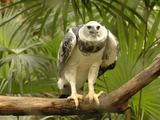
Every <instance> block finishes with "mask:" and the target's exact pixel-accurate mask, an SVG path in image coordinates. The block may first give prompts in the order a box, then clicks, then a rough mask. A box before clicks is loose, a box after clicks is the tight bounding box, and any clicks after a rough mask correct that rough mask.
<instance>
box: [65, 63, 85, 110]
mask: <svg viewBox="0 0 160 120" xmlns="http://www.w3.org/2000/svg"><path fill="white" fill-rule="evenodd" d="M65 71H66V73H65V77H66V79H67V81H68V82H69V83H70V86H71V96H69V97H68V98H67V100H72V99H73V100H74V102H75V106H76V108H77V107H78V105H79V101H78V99H82V95H80V94H78V93H77V89H76V72H77V67H76V66H75V65H70V66H69V67H67V68H66V70H65Z"/></svg>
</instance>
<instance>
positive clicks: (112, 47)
mask: <svg viewBox="0 0 160 120" xmlns="http://www.w3.org/2000/svg"><path fill="white" fill-rule="evenodd" d="M118 53H119V42H118V40H117V38H116V37H115V36H114V35H113V34H112V33H111V32H110V31H109V30H107V40H106V46H105V50H104V53H103V58H102V64H101V66H100V69H99V74H98V76H100V75H102V74H103V73H104V72H106V71H107V70H110V69H113V68H114V67H115V64H116V61H117V56H118Z"/></svg>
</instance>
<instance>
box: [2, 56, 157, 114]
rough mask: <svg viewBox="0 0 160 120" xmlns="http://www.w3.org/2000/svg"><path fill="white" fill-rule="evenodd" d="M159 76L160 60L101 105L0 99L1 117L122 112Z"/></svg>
mask: <svg viewBox="0 0 160 120" xmlns="http://www.w3.org/2000/svg"><path fill="white" fill-rule="evenodd" d="M159 75H160V57H158V58H157V59H156V60H155V61H154V62H153V63H152V64H151V65H150V66H149V67H148V68H146V69H145V70H143V71H142V72H140V73H139V74H138V75H136V76H135V77H134V78H132V79H131V80H130V81H128V82H127V83H126V84H124V85H123V86H122V87H120V88H119V89H117V90H116V91H114V92H111V93H110V94H108V95H106V96H105V97H102V98H100V105H99V106H97V105H96V104H91V105H89V104H88V102H87V101H80V106H79V107H78V109H76V108H75V106H74V102H73V101H67V100H66V99H53V98H34V97H10V96H0V115H80V114H94V113H103V112H113V113H122V112H124V111H125V110H126V109H128V108H129V105H128V100H129V99H130V98H131V97H132V96H133V95H134V94H136V93H137V92H138V91H139V90H141V89H142V88H143V87H145V86H146V85H148V84H149V83H150V82H152V81H153V80H154V79H155V78H157V77H158V76H159Z"/></svg>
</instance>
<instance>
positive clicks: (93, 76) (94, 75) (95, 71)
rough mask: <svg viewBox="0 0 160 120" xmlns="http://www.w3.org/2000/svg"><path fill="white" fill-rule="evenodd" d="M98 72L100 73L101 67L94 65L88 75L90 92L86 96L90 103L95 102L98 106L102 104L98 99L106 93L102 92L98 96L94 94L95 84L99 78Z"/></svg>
mask: <svg viewBox="0 0 160 120" xmlns="http://www.w3.org/2000/svg"><path fill="white" fill-rule="evenodd" d="M98 71H99V65H96V64H95V65H92V66H91V68H90V70H89V74H88V88H89V92H88V94H87V96H86V98H88V99H89V102H90V103H91V102H93V100H94V101H95V102H96V103H97V105H99V104H100V102H99V99H98V97H99V96H101V95H102V94H103V93H104V92H103V91H101V92H99V93H98V94H96V93H95V92H94V83H95V81H96V79H97V76H98Z"/></svg>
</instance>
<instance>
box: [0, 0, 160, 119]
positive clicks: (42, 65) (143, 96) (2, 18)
mask: <svg viewBox="0 0 160 120" xmlns="http://www.w3.org/2000/svg"><path fill="white" fill-rule="evenodd" d="M0 1H1V6H0V7H1V8H0V94H1V95H13V96H37V97H58V95H59V90H58V88H57V84H56V82H57V76H58V75H57V70H56V59H57V52H58V48H59V44H60V41H61V40H62V38H63V36H64V33H65V32H66V30H67V29H68V28H70V27H73V26H75V25H79V24H83V23H86V22H88V21H90V20H95V21H98V22H100V23H101V24H102V25H104V26H105V27H106V28H108V29H109V30H110V31H111V32H112V33H114V34H115V36H117V38H118V40H119V43H120V54H119V57H118V61H117V65H116V67H115V69H114V70H112V71H108V72H106V73H105V74H104V75H103V76H101V77H100V78H99V79H98V80H97V82H96V85H95V89H96V91H100V90H103V91H105V92H106V93H109V92H111V91H114V90H116V89H117V88H119V87H120V86H121V85H123V84H124V83H126V82H127V81H128V80H130V79H131V78H132V77H133V76H135V75H136V74H137V73H139V72H140V71H142V70H143V69H144V68H146V67H147V66H148V65H149V64H151V63H152V61H153V60H154V58H155V57H156V56H157V55H158V53H159V51H160V25H159V23H160V22H159V21H160V7H159V6H160V2H159V1H158V0H35V1H34V0H0ZM86 84H87V83H86ZM86 89H87V87H86V88H85V90H86ZM129 104H130V105H131V109H129V110H127V111H126V112H125V114H121V115H119V114H107V113H106V114H103V115H95V116H70V117H69V116H68V117H57V116H47V117H41V119H48V118H53V119H74V118H75V119H85V118H86V117H89V118H90V119H102V120H104V119H106V118H109V119H113V120H122V119H124V120H151V119H153V120H158V119H159V116H160V112H159V111H160V78H158V79H157V80H155V81H153V82H152V83H151V84H150V85H148V86H147V87H145V88H144V89H143V90H141V91H140V92H139V93H137V94H136V95H135V96H133V97H132V98H131V99H130V101H129ZM10 118H11V117H10ZM8 119H9V118H8ZM15 119H16V118H15ZM23 119H33V117H25V118H24V117H23ZM35 119H40V118H37V117H35ZM86 119H87V118H86Z"/></svg>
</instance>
